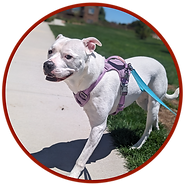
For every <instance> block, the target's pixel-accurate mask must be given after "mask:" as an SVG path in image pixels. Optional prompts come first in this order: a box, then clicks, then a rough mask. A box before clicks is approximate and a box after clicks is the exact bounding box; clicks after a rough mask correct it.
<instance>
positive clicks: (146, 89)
mask: <svg viewBox="0 0 185 185" xmlns="http://www.w3.org/2000/svg"><path fill="white" fill-rule="evenodd" d="M128 65H129V69H130V71H131V73H132V75H133V77H134V78H135V80H136V82H137V84H138V85H139V88H140V89H141V91H146V92H147V93H148V94H149V95H150V96H151V97H152V98H154V99H155V100H156V101H158V102H159V103H160V104H161V105H163V106H164V107H166V108H167V109H168V110H169V111H171V112H172V113H173V114H175V116H176V113H175V112H173V111H172V110H171V109H170V108H169V107H168V106H167V105H165V104H164V103H163V102H162V101H161V100H160V98H158V96H157V95H156V94H155V93H154V92H153V91H152V90H151V89H150V88H149V87H148V86H147V85H146V84H145V82H144V81H143V80H142V79H141V77H140V76H139V75H138V73H137V72H136V71H135V69H134V68H133V67H132V66H131V64H128Z"/></svg>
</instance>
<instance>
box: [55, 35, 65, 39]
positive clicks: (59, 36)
mask: <svg viewBox="0 0 185 185" xmlns="http://www.w3.org/2000/svg"><path fill="white" fill-rule="evenodd" d="M62 37H64V36H63V35H62V34H59V35H58V36H57V37H56V40H57V39H59V38H62Z"/></svg>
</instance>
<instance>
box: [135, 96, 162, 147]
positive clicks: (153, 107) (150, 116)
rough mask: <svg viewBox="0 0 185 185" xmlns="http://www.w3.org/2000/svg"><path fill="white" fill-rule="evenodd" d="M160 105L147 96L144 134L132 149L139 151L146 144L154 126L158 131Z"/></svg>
mask: <svg viewBox="0 0 185 185" xmlns="http://www.w3.org/2000/svg"><path fill="white" fill-rule="evenodd" d="M159 108H160V104H159V103H158V102H157V101H156V100H154V99H153V98H152V97H150V96H149V98H148V106H147V111H148V112H147V120H146V127H145V130H144V133H143V135H142V137H141V139H140V140H139V141H138V142H137V143H136V144H135V145H134V146H132V149H135V148H137V149H139V148H141V147H142V145H143V144H144V143H145V142H146V140H147V138H148V137H149V135H150V133H151V131H152V126H153V125H155V127H156V128H157V129H158V128H159V127H158V112H159Z"/></svg>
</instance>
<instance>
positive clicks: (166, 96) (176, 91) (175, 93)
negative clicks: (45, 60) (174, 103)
mask: <svg viewBox="0 0 185 185" xmlns="http://www.w3.org/2000/svg"><path fill="white" fill-rule="evenodd" d="M178 97H179V88H177V89H176V90H175V92H174V93H173V94H167V93H166V94H165V96H164V98H165V99H167V100H173V99H175V98H178Z"/></svg>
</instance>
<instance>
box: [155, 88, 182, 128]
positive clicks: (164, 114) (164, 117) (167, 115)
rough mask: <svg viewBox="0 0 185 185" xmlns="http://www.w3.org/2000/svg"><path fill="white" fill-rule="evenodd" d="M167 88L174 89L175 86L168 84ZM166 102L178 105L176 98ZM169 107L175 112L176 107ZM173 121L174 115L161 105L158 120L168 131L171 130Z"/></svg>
mask: <svg viewBox="0 0 185 185" xmlns="http://www.w3.org/2000/svg"><path fill="white" fill-rule="evenodd" d="M168 89H171V90H173V91H175V87H174V86H172V85H169V86H168ZM168 102H170V104H171V105H173V106H175V107H178V105H179V101H178V100H177V99H174V100H170V101H168ZM171 109H172V110H173V111H174V112H177V110H176V109H173V108H171ZM174 121H175V115H174V114H173V113H171V112H170V111H169V110H167V109H166V108H165V107H163V106H161V107H160V110H159V122H161V123H162V124H163V125H164V126H165V127H166V129H167V130H168V131H169V132H170V131H171V129H172V127H173V124H174Z"/></svg>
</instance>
